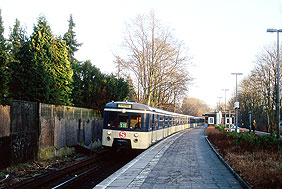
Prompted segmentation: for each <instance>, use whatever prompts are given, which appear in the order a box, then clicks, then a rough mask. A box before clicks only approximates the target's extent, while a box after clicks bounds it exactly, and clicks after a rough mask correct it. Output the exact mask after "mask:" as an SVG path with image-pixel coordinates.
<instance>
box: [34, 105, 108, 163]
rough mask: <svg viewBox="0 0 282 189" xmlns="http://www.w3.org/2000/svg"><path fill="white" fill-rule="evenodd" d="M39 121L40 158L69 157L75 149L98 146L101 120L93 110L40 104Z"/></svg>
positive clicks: (100, 135)
mask: <svg viewBox="0 0 282 189" xmlns="http://www.w3.org/2000/svg"><path fill="white" fill-rule="evenodd" d="M39 118H40V119H39V122H40V135H39V158H43V159H48V158H51V157H55V156H63V155H66V154H70V153H72V152H73V151H74V148H73V147H74V146H75V145H82V146H84V147H87V148H89V149H93V148H95V147H97V146H100V145H101V140H102V129H103V120H102V119H101V118H98V116H97V115H95V112H94V110H92V109H85V108H76V107H67V106H55V105H49V104H40V107H39Z"/></svg>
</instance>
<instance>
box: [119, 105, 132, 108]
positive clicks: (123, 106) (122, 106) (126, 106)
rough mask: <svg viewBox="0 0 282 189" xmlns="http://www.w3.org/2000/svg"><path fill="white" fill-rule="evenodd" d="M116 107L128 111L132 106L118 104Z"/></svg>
mask: <svg viewBox="0 0 282 189" xmlns="http://www.w3.org/2000/svg"><path fill="white" fill-rule="evenodd" d="M117 106H118V108H128V109H131V108H132V104H118V105H117Z"/></svg>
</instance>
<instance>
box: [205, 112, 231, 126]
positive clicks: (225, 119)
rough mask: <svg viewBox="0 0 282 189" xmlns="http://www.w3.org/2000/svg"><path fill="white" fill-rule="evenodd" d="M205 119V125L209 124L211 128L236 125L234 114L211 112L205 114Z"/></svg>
mask: <svg viewBox="0 0 282 189" xmlns="http://www.w3.org/2000/svg"><path fill="white" fill-rule="evenodd" d="M203 116H204V117H205V123H207V124H208V125H209V126H214V125H228V126H230V127H231V126H232V125H234V122H235V116H234V113H233V112H228V111H226V112H222V111H218V112H210V113H206V114H203Z"/></svg>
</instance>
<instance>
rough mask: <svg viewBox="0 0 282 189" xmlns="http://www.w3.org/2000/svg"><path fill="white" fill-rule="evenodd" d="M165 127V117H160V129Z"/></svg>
mask: <svg viewBox="0 0 282 189" xmlns="http://www.w3.org/2000/svg"><path fill="white" fill-rule="evenodd" d="M163 126H164V117H163V116H160V117H159V127H160V128H162V127H163Z"/></svg>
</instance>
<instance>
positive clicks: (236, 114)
mask: <svg viewBox="0 0 282 189" xmlns="http://www.w3.org/2000/svg"><path fill="white" fill-rule="evenodd" d="M236 102H238V96H237V74H236ZM235 126H236V133H237V130H238V108H237V107H235Z"/></svg>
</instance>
